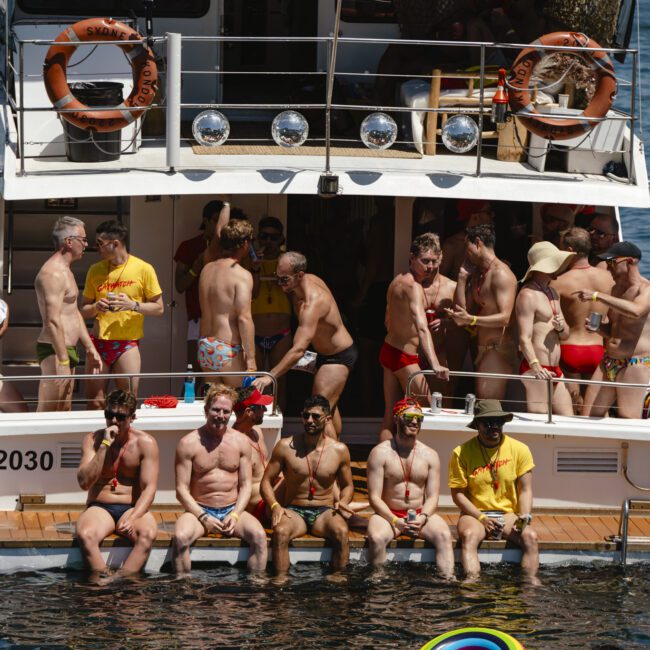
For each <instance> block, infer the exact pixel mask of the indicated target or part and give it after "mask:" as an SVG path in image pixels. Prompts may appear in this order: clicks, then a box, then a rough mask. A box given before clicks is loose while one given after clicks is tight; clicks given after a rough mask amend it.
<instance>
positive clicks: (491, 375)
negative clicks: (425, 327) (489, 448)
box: [404, 370, 650, 424]
mask: <svg viewBox="0 0 650 650" xmlns="http://www.w3.org/2000/svg"><path fill="white" fill-rule="evenodd" d="M420 375H423V376H428V377H437V376H438V373H437V372H436V371H435V370H418V371H417V372H414V373H412V374H410V375H409V376H408V379H407V380H406V388H405V391H404V392H405V395H406V397H410V396H411V384H412V383H413V381H414V379H415V378H416V377H418V376H420ZM449 376H450V377H473V378H484V379H517V380H519V381H543V382H546V385H547V404H546V406H547V410H548V412H547V414H546V416H547V420H546V423H547V424H555V423H554V422H553V384H555V383H564V384H580V385H593V386H609V387H610V388H611V386H612V382H611V381H599V380H593V379H573V378H570V377H551V378H550V379H544V378H542V377H533V376H532V375H511V374H506V373H498V372H476V371H468V370H450V371H449ZM620 386H625V387H626V388H646V389H648V390H650V386H649V385H648V384H627V383H626V384H617V387H620Z"/></svg>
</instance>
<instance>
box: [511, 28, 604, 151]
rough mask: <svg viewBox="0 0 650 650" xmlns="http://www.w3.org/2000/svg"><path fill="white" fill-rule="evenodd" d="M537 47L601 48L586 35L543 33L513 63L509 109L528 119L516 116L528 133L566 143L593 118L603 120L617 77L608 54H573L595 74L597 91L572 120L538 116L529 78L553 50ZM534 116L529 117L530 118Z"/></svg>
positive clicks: (586, 129)
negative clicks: (522, 112)
mask: <svg viewBox="0 0 650 650" xmlns="http://www.w3.org/2000/svg"><path fill="white" fill-rule="evenodd" d="M538 45H550V46H554V45H555V46H558V47H583V48H599V47H600V45H598V43H596V41H594V40H592V39H591V38H589V37H588V36H585V34H579V33H577V32H553V33H551V34H545V35H544V36H541V37H540V38H538V39H537V40H536V41H533V42H532V43H531V44H530V47H527V48H525V49H523V50H522V51H521V52H520V53H519V56H518V57H517V59H516V60H515V62H514V64H513V66H512V70H511V71H510V79H509V82H508V91H509V99H510V108H511V109H512V111H513V112H519V111H524V112H525V113H527V114H529V116H527V117H526V116H522V115H518V116H517V117H519V119H520V120H521V122H522V123H523V124H524V126H525V127H526V128H527V129H528V130H529V131H530V132H531V133H535V134H536V135H538V136H540V137H542V138H548V139H549V140H568V139H569V138H574V137H577V136H580V135H582V134H585V133H588V132H589V131H590V130H591V129H592V128H593V127H594V126H596V124H598V122H597V121H596V120H592V119H583V118H603V117H605V116H606V115H607V111H608V110H609V109H610V108H611V106H612V103H613V101H614V98H615V97H616V88H617V84H616V77H615V75H614V66H613V64H612V61H611V59H610V57H609V55H608V54H607V52H603V51H602V50H601V51H594V50H591V51H587V50H585V52H584V53H582V52H573V54H576V55H578V56H580V57H581V58H582V59H584V61H585V62H586V63H587V64H588V65H589V66H590V67H591V69H592V70H593V71H594V73H595V75H596V91H595V93H594V96H593V98H592V100H591V101H590V102H589V105H588V106H587V108H585V110H584V111H583V112H582V113H581V114H580V115H576V116H575V117H567V118H554V117H543V116H541V115H538V111H537V109H536V108H535V105H534V104H533V102H532V99H531V92H532V88H531V85H530V79H531V77H532V74H533V71H534V69H535V66H536V65H537V64H538V63H539V62H540V60H541V59H542V57H543V56H544V55H545V54H548V53H549V52H552V50H547V49H539V48H538V47H537V46H538ZM531 114H532V115H533V117H531V116H530V115H531Z"/></svg>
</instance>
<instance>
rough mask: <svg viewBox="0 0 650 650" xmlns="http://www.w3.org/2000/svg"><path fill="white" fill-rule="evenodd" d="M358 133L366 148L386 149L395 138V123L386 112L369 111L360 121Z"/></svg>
mask: <svg viewBox="0 0 650 650" xmlns="http://www.w3.org/2000/svg"><path fill="white" fill-rule="evenodd" d="M360 134H361V140H362V141H363V144H365V145H366V147H368V149H388V147H391V146H392V145H393V144H394V143H395V140H397V124H395V120H394V119H393V118H392V117H391V116H390V115H386V113H371V114H370V115H368V117H366V119H365V120H363V122H361V129H360Z"/></svg>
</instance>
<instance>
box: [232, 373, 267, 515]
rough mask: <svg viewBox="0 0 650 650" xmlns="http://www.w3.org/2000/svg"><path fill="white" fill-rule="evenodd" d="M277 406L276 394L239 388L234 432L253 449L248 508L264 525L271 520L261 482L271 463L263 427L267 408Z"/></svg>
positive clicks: (250, 388)
mask: <svg viewBox="0 0 650 650" xmlns="http://www.w3.org/2000/svg"><path fill="white" fill-rule="evenodd" d="M272 403H273V396H272V395H262V393H260V391H259V390H257V388H253V387H252V386H249V387H248V388H238V389H237V402H236V403H235V407H234V411H235V417H236V419H235V424H234V425H233V429H235V430H236V431H240V432H241V433H243V434H244V435H245V436H246V439H247V441H248V443H249V444H250V446H251V451H252V456H251V469H252V474H253V479H252V485H251V498H250V500H249V502H248V505H247V506H246V510H248V512H250V513H251V514H252V515H253V516H254V517H255V518H256V519H257V520H258V521H259V522H260V523H261V524H262V525H266V524H268V523H269V520H270V517H269V513H268V509H267V507H266V504H265V503H264V499H262V495H261V492H260V483H261V482H262V476H263V475H264V470H265V469H266V465H267V463H268V462H269V452H268V449H267V448H266V443H265V442H264V433H263V432H262V429H261V426H262V423H263V422H264V413H265V412H266V407H267V406H270V405H271V404H272Z"/></svg>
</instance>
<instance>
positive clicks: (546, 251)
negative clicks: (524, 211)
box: [522, 241, 576, 282]
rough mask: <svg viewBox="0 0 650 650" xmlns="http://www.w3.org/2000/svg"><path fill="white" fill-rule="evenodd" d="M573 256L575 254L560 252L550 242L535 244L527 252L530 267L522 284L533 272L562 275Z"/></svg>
mask: <svg viewBox="0 0 650 650" xmlns="http://www.w3.org/2000/svg"><path fill="white" fill-rule="evenodd" d="M575 256H576V253H568V252H567V251H561V250H560V249H559V248H558V247H557V246H555V245H554V244H551V242H550V241H540V242H537V243H536V244H533V245H532V246H531V247H530V250H529V251H528V263H529V264H530V266H529V267H528V271H526V275H524V278H523V280H522V282H525V281H526V280H527V279H528V276H529V275H530V274H531V273H532V272H533V271H540V272H541V273H548V274H549V275H551V274H552V273H562V271H564V269H566V267H567V266H569V264H570V263H571V261H572V260H573V259H574V258H575Z"/></svg>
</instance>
